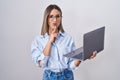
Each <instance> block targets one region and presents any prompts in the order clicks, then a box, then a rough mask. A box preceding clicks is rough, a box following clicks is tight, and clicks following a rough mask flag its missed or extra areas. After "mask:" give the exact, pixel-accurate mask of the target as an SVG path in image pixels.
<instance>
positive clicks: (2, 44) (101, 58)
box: [0, 0, 120, 80]
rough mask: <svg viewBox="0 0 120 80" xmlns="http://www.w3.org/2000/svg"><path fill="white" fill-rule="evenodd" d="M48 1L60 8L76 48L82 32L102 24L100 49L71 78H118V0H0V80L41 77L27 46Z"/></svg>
mask: <svg viewBox="0 0 120 80" xmlns="http://www.w3.org/2000/svg"><path fill="white" fill-rule="evenodd" d="M49 4H57V5H58V6H59V7H60V8H61V9H62V12H63V26H64V29H65V31H66V32H68V33H69V34H70V35H72V36H73V38H74V41H75V44H76V47H77V48H78V47H81V46H82V45H83V43H82V42H83V40H82V39H83V38H82V37H83V34H84V33H86V32H89V31H91V30H93V29H96V28H99V27H102V26H106V30H105V49H104V51H102V52H101V53H100V54H98V55H97V57H95V58H94V59H93V60H87V61H85V62H83V63H81V65H80V66H79V67H78V69H76V70H74V77H75V80H120V70H119V68H120V62H119V57H120V48H119V46H120V43H119V41H120V28H119V27H120V0H74V1H73V0H0V80H41V79H42V74H43V70H42V69H40V68H38V67H36V66H35V64H34V62H33V61H32V59H31V52H30V47H31V42H32V40H33V39H34V37H35V36H36V35H38V34H40V31H41V25H42V21H43V13H44V10H45V8H46V7H47V6H48V5H49Z"/></svg>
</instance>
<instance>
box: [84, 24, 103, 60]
mask: <svg viewBox="0 0 120 80" xmlns="http://www.w3.org/2000/svg"><path fill="white" fill-rule="evenodd" d="M104 34H105V26H103V27H101V28H98V29H96V30H93V31H90V32H88V33H86V34H84V36H83V39H84V40H83V49H84V50H83V56H84V60H86V59H88V58H89V57H90V56H91V55H92V53H93V52H94V51H97V53H99V52H100V51H102V50H103V49H104Z"/></svg>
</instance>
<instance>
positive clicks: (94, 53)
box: [88, 51, 97, 60]
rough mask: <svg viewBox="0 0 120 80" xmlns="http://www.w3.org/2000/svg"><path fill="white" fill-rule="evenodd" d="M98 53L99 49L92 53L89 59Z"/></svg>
mask: <svg viewBox="0 0 120 80" xmlns="http://www.w3.org/2000/svg"><path fill="white" fill-rule="evenodd" d="M96 55H97V51H94V52H93V53H92V55H91V56H90V58H88V59H89V60H91V59H93V58H94V57H96Z"/></svg>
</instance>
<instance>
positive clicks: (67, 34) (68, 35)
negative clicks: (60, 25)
mask: <svg viewBox="0 0 120 80" xmlns="http://www.w3.org/2000/svg"><path fill="white" fill-rule="evenodd" d="M63 34H64V36H65V37H66V38H70V39H72V36H71V35H70V34H69V33H67V32H64V33H63Z"/></svg>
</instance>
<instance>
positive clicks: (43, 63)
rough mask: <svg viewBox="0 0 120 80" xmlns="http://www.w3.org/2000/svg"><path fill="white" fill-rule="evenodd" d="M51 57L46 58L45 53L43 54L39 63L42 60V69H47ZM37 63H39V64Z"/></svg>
mask: <svg viewBox="0 0 120 80" xmlns="http://www.w3.org/2000/svg"><path fill="white" fill-rule="evenodd" d="M48 59H49V56H45V55H44V54H43V53H42V54H41V56H40V57H39V58H38V61H39V60H41V61H42V65H41V66H42V67H43V68H44V67H46V66H47V62H48ZM38 61H37V62H38Z"/></svg>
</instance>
